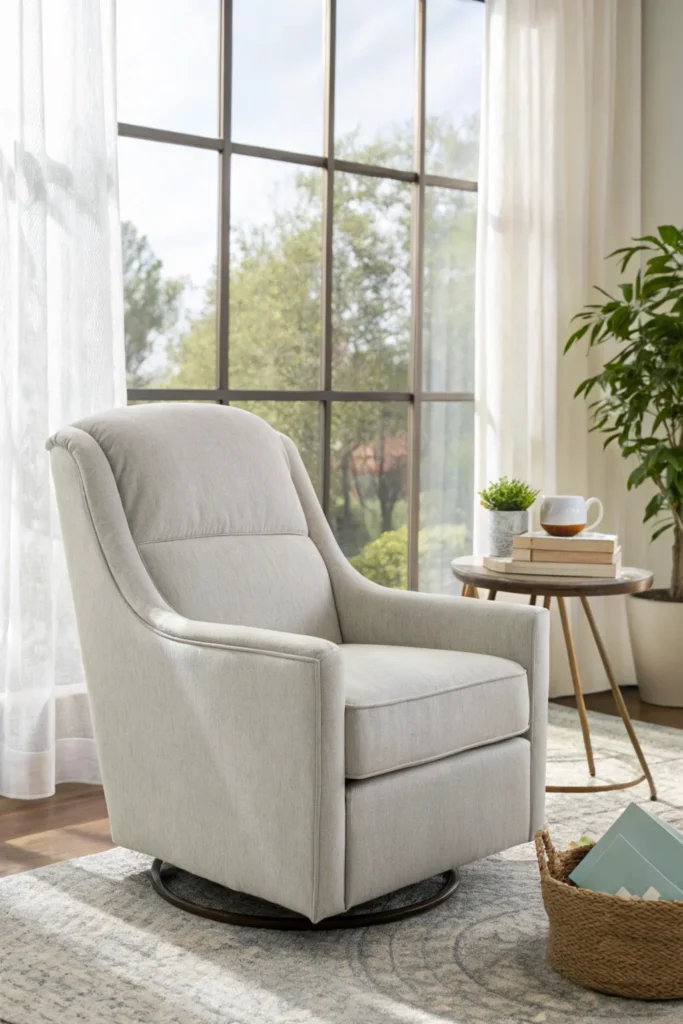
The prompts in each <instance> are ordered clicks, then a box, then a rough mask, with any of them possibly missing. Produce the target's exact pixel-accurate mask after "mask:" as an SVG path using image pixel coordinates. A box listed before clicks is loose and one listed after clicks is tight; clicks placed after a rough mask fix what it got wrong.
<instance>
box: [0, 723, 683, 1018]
mask: <svg viewBox="0 0 683 1024" xmlns="http://www.w3.org/2000/svg"><path fill="white" fill-rule="evenodd" d="M591 725H592V730H593V737H594V746H595V749H596V754H597V762H598V775H599V777H600V778H601V779H604V780H607V781H620V780H622V779H626V778H629V777H630V776H631V775H632V774H633V770H634V769H633V759H632V757H631V753H630V747H629V745H628V742H627V740H626V739H625V735H624V732H623V729H622V728H621V725H620V723H619V721H618V720H617V719H612V718H607V717H605V716H602V715H591ZM638 732H639V734H640V736H641V738H642V741H643V746H644V749H645V751H646V753H647V756H648V758H649V760H650V764H651V766H652V769H653V773H654V776H655V780H656V782H657V785H658V787H659V796H660V800H659V802H658V803H657V804H651V803H650V802H649V800H648V794H647V792H646V790H645V787H644V786H642V785H641V786H639V787H638V788H637V789H636V790H632V791H631V792H630V793H629V792H628V791H627V792H626V793H605V794H589V795H587V796H581V795H579V796H576V795H574V796H570V795H565V794H558V795H552V796H550V797H549V801H548V815H547V817H548V821H549V823H550V826H551V829H552V833H553V836H554V837H556V838H557V840H558V841H559V843H561V844H564V843H566V842H567V841H568V840H570V839H571V838H574V837H578V835H579V834H580V833H581V832H582V831H584V830H586V829H589V830H591V831H593V832H596V833H600V832H602V831H603V830H604V829H605V828H606V827H607V826H608V825H609V824H610V823H611V822H612V820H613V819H614V818H615V816H616V815H617V813H618V811H619V809H620V808H622V807H624V806H626V804H627V803H628V802H629V801H630V800H631V799H637V800H639V801H641V802H643V804H644V805H645V806H647V807H648V808H651V809H653V810H655V811H657V812H658V813H660V814H662V815H663V816H664V817H666V818H667V819H668V820H670V821H671V822H673V823H674V824H677V825H679V826H682V827H683V732H678V731H676V730H673V729H671V730H670V729H662V728H659V727H656V726H648V725H640V726H639V727H638ZM550 759H551V766H550V773H549V774H550V777H549V781H551V782H552V781H557V782H560V781H564V782H570V781H574V782H576V783H581V782H583V781H584V780H585V777H586V768H585V761H584V758H583V748H582V744H581V734H580V731H579V729H578V725H577V720H576V717H575V713H574V712H573V711H570V710H568V709H565V708H559V707H555V706H553V707H552V708H551V733H550ZM148 867H149V859H148V858H146V857H142V856H139V855H137V854H133V853H129V852H127V851H125V850H114V851H112V852H110V853H103V854H98V855H97V856H94V857H87V858H83V859H81V860H74V861H69V862H67V863H64V864H58V865H55V866H54V867H50V868H43V869H40V870H38V871H33V872H29V873H27V874H22V875H15V876H12V877H10V878H8V879H6V880H5V881H3V882H1V883H0V1021H9V1022H11V1024H270V1022H283V1024H342V1022H343V1024H375V1022H377V1024H380V1022H382V1024H385V1022H389V1024H438V1022H456V1024H592V1022H596V1024H597V1022H604V1021H618V1020H620V1021H631V1020H634V1021H642V1022H645V1021H655V1022H660V1021H661V1022H669V1021H671V1022H678V1024H680V1022H681V1021H683V1004H681V1003H654V1004H653V1003H639V1002H634V1001H626V1000H621V999H613V998H610V997H607V996H600V995H597V994H595V993H592V992H588V991H585V990H584V989H581V988H578V987H576V986H574V985H571V984H569V983H568V982H565V981H563V980H562V978H560V977H559V976H557V975H556V974H555V973H554V972H553V971H552V970H551V968H550V967H549V966H548V964H547V962H546V959H545V937H546V918H545V915H544V911H543V907H542V904H541V899H540V893H539V886H538V878H537V868H536V865H535V861H534V853H533V849H532V847H531V845H526V846H521V847H517V848H516V849H514V850H511V851H508V853H506V854H505V855H504V856H500V857H491V858H489V859H488V860H485V861H480V862H479V863H477V864H473V865H471V866H469V867H467V868H465V869H463V871H462V872H461V874H462V884H461V888H460V891H459V893H458V894H456V896H455V897H454V898H453V899H451V900H450V901H449V902H447V903H446V904H444V905H443V906H441V907H439V908H437V909H436V910H435V911H433V912H431V913H429V914H426V915H423V916H421V917H416V918H413V919H412V920H408V921H404V922H400V923H398V924H395V925H386V926H382V927H376V928H367V929H354V930H349V931H341V932H339V931H338V932H329V933H325V932H320V933H313V934H306V933H298V934H297V933H289V934H288V933H286V932H266V931H259V930H254V929H244V928H230V927H228V926H225V925H219V924H215V923H213V922H210V921H204V920H201V919H199V918H196V917H191V916H189V915H187V914H183V913H182V912H181V911H177V910H174V909H173V908H172V907H170V906H169V905H168V904H166V903H164V902H163V901H162V900H161V899H160V898H159V897H158V896H156V895H155V893H154V892H153V891H152V889H151V887H150V884H149V881H148V878H147V874H146V872H147V868H148ZM586 941H587V942H590V936H586Z"/></svg>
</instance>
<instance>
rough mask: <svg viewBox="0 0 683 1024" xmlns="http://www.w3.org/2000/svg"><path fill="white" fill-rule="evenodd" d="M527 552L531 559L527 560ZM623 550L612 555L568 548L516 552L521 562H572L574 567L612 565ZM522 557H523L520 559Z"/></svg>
mask: <svg viewBox="0 0 683 1024" xmlns="http://www.w3.org/2000/svg"><path fill="white" fill-rule="evenodd" d="M527 552H528V553H529V554H530V555H531V558H530V559H529V558H527V557H526V555H527ZM620 553H621V548H617V550H616V551H614V552H612V553H610V552H609V551H567V549H566V548H563V549H562V550H556V551H543V550H540V551H537V550H536V549H535V548H527V549H526V550H524V549H522V551H519V552H517V551H515V558H517V559H520V561H527V562H528V561H532V562H570V563H572V564H574V565H612V564H613V563H614V562H616V561H617V559H618V558H619V556H620ZM520 556H521V557H520Z"/></svg>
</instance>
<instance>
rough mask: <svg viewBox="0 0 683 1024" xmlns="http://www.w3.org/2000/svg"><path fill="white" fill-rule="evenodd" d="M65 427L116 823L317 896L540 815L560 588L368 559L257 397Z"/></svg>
mask: <svg viewBox="0 0 683 1024" xmlns="http://www.w3.org/2000/svg"><path fill="white" fill-rule="evenodd" d="M48 448H49V449H50V452H51V460H52V471H53V475H54V480H55V485H56V490H57V497H58V502H59V511H60V517H61V523H62V530H63V535H64V541H65V545H66V553H67V559H68V565H69V572H70V577H71V584H72V588H73V594H74V599H75V605H76V612H77V617H78V626H79V632H80V638H81V644H82V651H83V659H84V664H85V671H86V678H87V682H88V689H89V694H90V702H91V707H92V714H93V721H94V728H95V735H96V739H97V745H98V750H99V756H100V763H101V768H102V776H103V781H104V787H105V792H106V797H107V804H108V808H109V814H110V818H111V827H112V835H113V837H114V839H115V840H116V841H117V842H118V843H120V844H121V845H123V846H126V847H130V848H131V849H133V850H138V851H141V852H143V853H146V854H150V855H152V856H154V857H156V858H160V859H162V860H163V861H165V862H168V863H171V864H174V865H177V866H178V867H179V868H182V869H185V870H186V871H189V872H192V873H194V874H196V875H199V876H202V877H203V878H206V879H210V880H211V881H214V882H217V883H220V884H221V885H224V886H227V887H230V888H232V889H234V890H238V891H240V892H245V893H250V894H253V895H254V896H258V897H262V898H264V899H266V900H269V901H271V902H273V903H276V904H279V905H281V906H283V907H285V908H289V910H291V911H296V912H298V913H300V914H302V915H304V916H305V917H306V918H307V919H309V920H310V921H311V922H320V921H323V920H324V919H327V918H330V917H333V916H335V915H339V914H342V913H343V912H344V911H346V910H348V909H349V908H351V907H354V906H356V905H358V904H360V903H363V902H365V901H367V900H370V899H372V898H374V897H376V896H378V895H380V894H382V893H387V892H390V891H393V890H395V889H397V888H400V887H402V886H405V885H408V884H409V883H413V882H417V881H419V880H421V879H425V878H430V877H431V876H433V875H436V874H438V873H441V872H447V871H449V870H450V869H454V868H456V867H457V866H459V865H462V864H465V863H467V862H469V861H472V860H475V859H476V858H479V857H484V856H486V855H487V854H491V853H494V852H496V851H499V850H503V849H505V848H507V847H510V846H513V845H515V844H517V843H522V842H525V841H527V840H528V839H529V838H530V837H531V836H532V835H533V833H534V830H535V829H536V828H537V827H538V826H539V825H540V824H541V822H542V820H543V805H544V778H545V738H546V714H547V708H546V700H547V686H548V614H547V612H546V611H544V610H542V609H537V608H532V607H528V606H520V605H499V604H494V603H493V602H481V601H472V600H466V599H462V598H450V597H441V596H431V595H427V594H416V593H408V592H405V591H394V590H388V589H385V588H383V587H380V586H378V585H376V584H373V583H369V582H368V581H366V580H365V579H364V578H363V577H361V576H360V575H359V574H358V573H356V572H355V571H354V570H353V569H352V568H351V566H350V565H349V564H348V562H347V561H346V559H345V558H344V556H343V555H342V553H341V551H340V550H339V548H338V546H337V544H336V541H335V539H334V537H333V535H332V533H331V531H330V528H329V526H328V524H327V521H326V520H325V518H324V516H323V513H322V511H321V508H320V506H319V504H318V501H317V498H316V496H315V493H314V491H313V488H312V486H311V484H310V482H309V479H308V476H307V474H306V471H305V469H304V467H303V464H302V462H301V459H300V457H299V454H298V452H297V450H296V448H295V446H294V445H293V444H292V442H291V441H290V440H289V439H288V438H286V437H282V436H281V435H280V434H278V433H276V432H275V431H274V430H273V429H272V428H271V427H269V426H268V425H267V424H266V423H264V422H263V421H262V420H260V419H258V418H257V417H256V416H252V415H251V414H249V413H246V412H243V411H241V410H237V409H231V408H225V407H221V406H211V405H195V404H171V403H164V404H160V405H146V406H138V407H135V408H128V409H117V410H115V411H112V412H108V413H103V414H102V415H98V416H92V417H90V418H89V419H85V420H82V421H81V422H80V423H78V424H76V425H75V426H72V427H67V428H65V429H64V430H60V431H58V433H57V434H55V436H54V437H53V438H51V440H50V441H49V442H48Z"/></svg>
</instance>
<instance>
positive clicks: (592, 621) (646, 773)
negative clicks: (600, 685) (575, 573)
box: [581, 597, 657, 800]
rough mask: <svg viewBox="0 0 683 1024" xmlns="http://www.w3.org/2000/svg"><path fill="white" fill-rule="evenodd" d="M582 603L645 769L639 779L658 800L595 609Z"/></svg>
mask: <svg viewBox="0 0 683 1024" xmlns="http://www.w3.org/2000/svg"><path fill="white" fill-rule="evenodd" d="M581 604H582V605H583V610H584V611H585V613H586V618H587V619H588V624H589V625H590V628H591V632H592V634H593V639H594V640H595V645H596V647H597V648H598V653H599V655H600V658H601V660H602V664H603V667H604V669H605V673H606V675H607V678H608V679H609V685H610V688H611V690H612V696H613V697H614V703H615V704H616V706H617V711H618V712H619V714H620V715H621V720H622V722H623V723H624V727H625V729H626V732H627V733H628V737H629V739H630V741H631V745H632V747H633V749H634V751H635V753H636V757H637V758H638V761H639V762H640V767H641V768H642V769H643V775H642V776H641V777H640V779H639V780H638V781H639V782H640V781H642V779H643V778H646V779H647V784H648V786H649V787H650V799H651V800H656V799H657V789H656V787H655V784H654V780H653V778H652V773H651V772H650V768H649V766H648V763H647V761H646V760H645V754H644V753H643V750H642V747H641V746H640V741H639V740H638V736H637V735H636V731H635V729H634V728H633V722H632V721H631V716H630V715H629V713H628V708H627V707H626V703H625V701H624V698H623V696H622V693H621V690H620V689H619V684H618V683H617V681H616V679H615V678H614V673H613V672H612V666H611V665H610V661H609V658H608V657H607V651H606V649H605V645H604V643H603V642H602V637H601V636H600V633H599V631H598V627H597V623H596V621H595V618H594V616H593V610H592V608H591V606H590V604H589V603H588V598H586V597H582V598H581ZM631 785H636V783H631ZM624 788H626V786H624Z"/></svg>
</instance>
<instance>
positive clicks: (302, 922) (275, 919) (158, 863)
mask: <svg viewBox="0 0 683 1024" xmlns="http://www.w3.org/2000/svg"><path fill="white" fill-rule="evenodd" d="M174 870H175V869H174V867H173V865H172V864H167V863H166V862H165V861H162V860H155V861H154V863H153V864H152V867H151V870H150V877H151V880H152V885H153V887H154V889H155V890H156V891H157V892H158V893H159V895H160V896H162V897H163V898H164V899H165V900H166V901H167V902H168V903H171V904H173V906H174V907H178V909H179V910H185V911H187V913H188V914H196V915H197V916H198V917H206V918H209V920H211V921H220V922H222V923H223V924H233V925H239V926H241V927H246V928H273V929H281V930H286V931H301V932H309V931H327V930H331V929H335V928H365V927H367V926H368V925H373V924H390V923H391V922H392V921H402V920H403V919H404V918H406V917H412V916H413V915H415V914H423V913H424V912H425V911H426V910H431V909H432V908H433V907H438V905H439V904H440V903H443V902H444V900H447V899H448V898H449V896H452V895H453V893H454V892H455V890H456V889H457V888H458V886H459V885H460V877H459V875H458V873H457V871H446V872H444V874H443V875H442V878H443V885H442V886H441V888H440V889H439V890H438V892H436V893H434V895H433V896H429V897H427V898H426V899H423V900H417V901H416V902H415V903H409V904H407V905H406V906H405V907H392V908H390V909H388V910H376V911H369V912H367V913H363V912H361V913H354V911H353V910H350V911H349V912H348V913H346V914H339V915H338V916H337V917H328V918H325V920H324V921H318V923H317V924H313V922H312V921H309V920H308V918H307V917H304V916H303V915H302V914H282V915H267V914H240V913H235V912H233V911H230V910H219V909H218V908H216V907H206V906H202V905H201V904H200V903H194V902H193V901H192V900H187V899H185V898H184V897H183V896H179V895H177V894H176V893H174V892H173V891H172V890H171V889H169V888H168V886H167V884H166V880H165V878H164V875H165V874H168V873H169V872H171V871H174ZM226 891H228V892H229V891H230V890H229V889H228V890H226Z"/></svg>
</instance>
